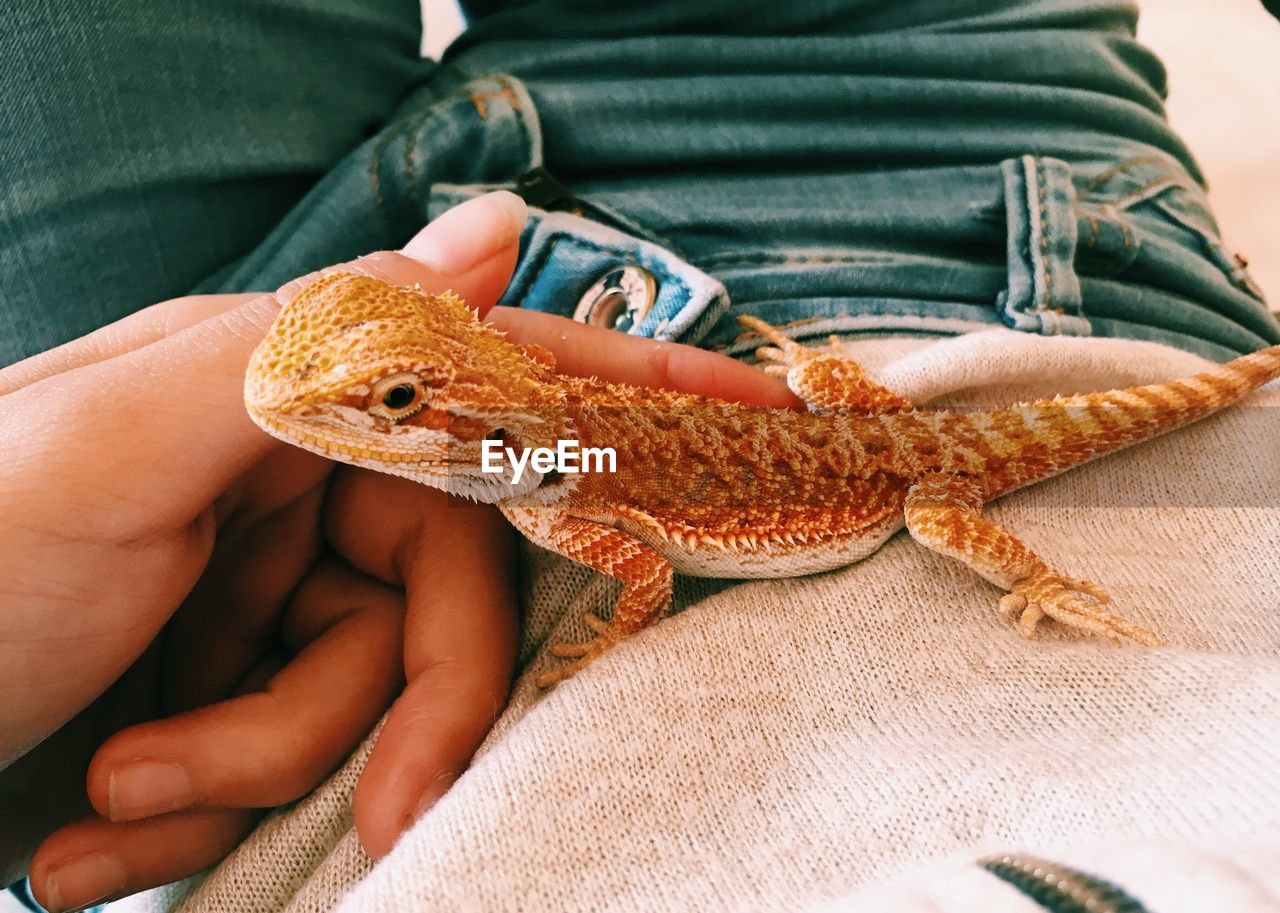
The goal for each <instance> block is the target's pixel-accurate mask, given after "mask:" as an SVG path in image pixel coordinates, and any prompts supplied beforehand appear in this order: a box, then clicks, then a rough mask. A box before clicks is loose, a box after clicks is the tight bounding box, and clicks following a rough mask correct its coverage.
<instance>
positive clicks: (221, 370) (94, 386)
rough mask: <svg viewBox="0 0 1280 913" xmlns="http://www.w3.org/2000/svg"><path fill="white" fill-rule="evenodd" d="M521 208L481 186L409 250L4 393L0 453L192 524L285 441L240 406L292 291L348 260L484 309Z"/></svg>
mask: <svg viewBox="0 0 1280 913" xmlns="http://www.w3.org/2000/svg"><path fill="white" fill-rule="evenodd" d="M524 217H525V210H524V203H523V202H522V201H521V200H520V199H519V198H518V197H516V196H515V195H514V194H510V193H505V192H498V193H492V194H487V195H485V196H482V197H477V198H476V199H473V200H469V201H468V202H466V203H463V204H462V205H460V206H458V207H455V208H454V209H452V210H450V211H449V212H447V213H445V214H444V215H442V216H441V217H440V218H438V219H436V220H435V221H433V222H432V223H430V224H429V225H428V226H427V227H426V228H424V229H423V230H422V231H421V232H419V234H418V235H417V236H416V237H414V238H413V239H412V240H411V241H410V242H409V244H408V245H406V247H405V249H404V251H403V252H392V251H381V252H379V253H375V254H370V255H368V256H366V257H361V258H359V259H358V260H354V261H352V262H350V263H347V264H342V265H339V266H335V267H329V268H327V269H324V270H320V271H319V272H317V273H312V274H310V275H308V276H304V277H302V278H300V279H295V280H293V281H292V282H289V283H286V284H285V285H284V286H282V287H281V288H280V289H279V290H278V291H277V292H275V293H271V294H266V295H262V296H260V297H258V298H255V299H253V300H252V301H249V302H247V303H245V304H242V305H240V306H238V307H233V308H231V309H230V310H227V311H224V312H222V313H220V314H217V315H216V316H213V317H211V318H209V319H207V320H203V321H201V322H199V323H196V324H194V325H193V326H190V327H188V328H186V329H184V330H182V331H181V332H177V333H174V334H173V335H170V336H167V337H165V338H163V339H160V340H157V341H155V342H151V343H150V344H148V345H143V346H141V347H140V348H137V349H134V350H132V351H127V352H124V353H122V354H120V355H117V356H115V357H112V358H107V359H105V360H101V361H98V362H96V363H92V364H87V365H84V366H83V367H79V368H76V369H74V370H71V371H67V372H64V373H60V374H57V375H54V376H52V377H47V378H45V379H43V380H41V381H39V382H36V383H33V384H30V385H29V386H26V387H24V388H22V389H21V390H18V391H16V392H14V393H11V394H9V395H7V396H5V397H4V403H5V410H4V411H5V418H6V421H4V422H3V423H0V451H2V450H11V451H12V452H13V453H14V454H17V455H21V456H22V457H23V458H22V459H21V462H22V463H23V464H25V465H27V466H31V467H40V468H42V469H43V470H45V471H49V472H54V473H57V474H59V475H60V476H61V477H62V478H63V479H66V480H68V482H70V483H73V484H74V485H75V487H76V488H78V489H80V490H81V491H84V492H98V493H101V492H112V493H114V494H116V495H118V496H123V497H122V498H121V500H128V501H129V502H130V503H137V504H139V506H142V507H144V508H145V509H146V510H147V519H148V520H149V521H151V523H165V522H166V521H169V522H175V523H185V522H188V521H189V520H190V519H191V518H192V517H193V516H196V515H198V514H199V512H200V511H202V510H203V509H204V508H205V507H206V506H208V504H209V503H210V502H211V501H212V500H213V499H214V498H215V497H216V496H217V495H218V494H220V493H221V492H222V491H224V490H225V489H226V488H227V487H228V486H229V485H230V484H231V483H232V481H233V480H235V479H236V478H237V477H238V476H240V475H241V474H243V473H244V472H245V471H246V470H247V469H248V468H249V467H250V466H252V465H253V464H254V463H255V462H257V461H258V460H259V459H261V457H262V456H263V455H264V454H265V453H266V452H267V451H268V450H269V449H271V448H272V447H274V446H276V443H275V442H274V441H273V439H272V438H270V437H269V436H268V435H267V434H265V433H264V432H262V431H261V430H259V429H258V428H257V426H255V425H254V424H253V423H252V422H251V421H250V419H249V417H248V415H247V414H246V412H245V409H244V403H243V388H244V371H245V368H246V366H247V364H248V361H249V356H250V354H251V353H252V352H253V349H254V347H255V346H257V344H258V343H259V342H260V341H261V340H262V337H263V336H264V335H265V333H266V331H267V329H268V328H269V327H270V325H271V322H272V321H273V320H274V319H275V316H276V314H277V313H278V312H279V310H280V307H281V305H282V304H283V303H284V302H285V301H287V300H289V299H290V298H292V296H293V295H295V294H296V293H297V292H298V290H300V289H301V288H303V287H305V286H306V285H308V284H309V283H310V282H312V281H314V280H315V279H317V278H319V277H321V276H323V275H325V274H327V273H330V272H333V271H335V270H341V271H347V272H360V273H364V274H366V275H370V276H374V277H377V278H381V279H385V280H387V281H389V282H394V283H396V284H405V285H412V284H414V283H417V284H419V285H421V286H422V287H423V288H424V289H427V290H428V291H433V292H442V291H444V290H445V289H449V288H451V289H453V290H454V291H455V292H456V293H458V294H459V295H461V296H462V297H463V298H464V299H465V300H467V301H468V302H470V303H472V304H473V305H474V306H479V307H481V308H483V309H487V308H488V307H490V306H492V304H493V303H494V301H496V299H497V298H498V296H499V295H500V294H501V292H502V290H503V288H505V286H506V283H507V282H508V281H509V280H510V277H511V272H512V270H513V269H514V268H515V261H516V257H517V254H518V242H519V235H520V231H521V229H522V228H523V225H524ZM33 445H34V448H33ZM33 449H34V451H35V452H34V453H33ZM33 457H34V458H33ZM131 495H137V498H136V500H135V499H134V498H132V497H130V496H131Z"/></svg>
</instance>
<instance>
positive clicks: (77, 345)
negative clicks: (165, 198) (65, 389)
mask: <svg viewBox="0 0 1280 913" xmlns="http://www.w3.org/2000/svg"><path fill="white" fill-rule="evenodd" d="M260 294H261V293H260V292H250V293H247V294H239V295H188V296H187V297H185V298H172V299H170V300H169V301H161V302H160V303H159V304H153V305H151V307H148V308H143V309H142V310H140V311H137V312H135V313H133V314H130V315H129V316H128V317H125V318H123V319H122V320H117V321H116V322H115V323H110V324H107V325H106V326H105V327H102V328H101V329H99V330H95V331H94V332H92V333H90V334H89V335H87V336H81V337H80V338H79V339H74V340H72V341H71V342H68V343H67V344H66V345H61V346H58V347H57V348H56V349H50V350H49V351H47V352H41V353H40V354H39V355H33V356H32V357H30V358H28V359H25V360H24V361H20V362H18V363H17V364H13V365H9V366H8V367H7V368H4V369H0V396H3V395H4V394H6V393H11V392H13V391H14V390H18V389H21V388H22V387H25V386H27V385H28V384H33V383H35V382H36V381H38V380H43V379H44V378H46V377H52V376H53V375H54V374H61V373H62V372H64V371H70V370H71V369H72V368H80V367H84V366H85V365H91V364H96V363H97V362H100V361H106V360H107V359H108V358H115V357H116V356H117V355H121V354H123V353H125V352H132V351H133V350H134V349H140V348H142V347H143V346H145V345H149V344H151V343H153V342H155V341H157V340H159V339H164V338H165V337H166V336H172V335H173V334H174V333H177V332H180V331H181V330H185V329H186V328H187V327H189V326H193V325H194V324H197V323H200V322H201V321H202V320H208V319H209V318H210V317H213V316H215V315H217V314H221V313H222V312H224V311H228V310H231V309H232V308H235V307H239V306H240V305H242V304H245V303H246V302H249V301H252V300H253V299H254V298H257V297H258V296H259V295H260Z"/></svg>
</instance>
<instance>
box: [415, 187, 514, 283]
mask: <svg viewBox="0 0 1280 913" xmlns="http://www.w3.org/2000/svg"><path fill="white" fill-rule="evenodd" d="M528 216H529V211H528V207H526V206H525V202H524V200H522V199H520V197H518V196H516V195H515V194H514V193H511V192H509V191H506V190H499V191H495V192H493V193H486V194H485V195H484V196H479V197H475V198H474V199H471V200H468V201H467V202H465V203H462V204H460V205H458V206H455V207H454V208H452V209H450V210H448V211H447V212H445V213H444V214H443V215H441V216H439V217H438V218H436V219H433V220H432V221H431V222H429V223H428V224H427V225H426V227H425V228H423V229H422V230H421V231H419V232H418V233H417V234H416V235H414V236H413V237H412V238H411V239H410V240H409V243H408V244H406V245H405V246H404V248H403V249H402V251H401V252H402V253H403V254H404V255H405V256H407V257H410V258H412V259H413V260H416V261H418V262H419V263H421V264H423V265H424V266H426V267H428V268H429V269H432V270H436V271H438V272H440V273H444V274H447V275H448V274H457V273H465V272H467V271H468V270H471V269H474V268H475V267H476V266H478V265H479V264H481V263H483V262H485V261H486V260H488V259H490V258H492V257H493V256H494V255H495V254H497V253H499V252H501V251H502V250H504V249H505V248H508V247H510V246H511V245H513V244H515V243H517V242H518V241H519V239H520V232H521V231H523V230H524V226H525V222H526V221H527V220H528Z"/></svg>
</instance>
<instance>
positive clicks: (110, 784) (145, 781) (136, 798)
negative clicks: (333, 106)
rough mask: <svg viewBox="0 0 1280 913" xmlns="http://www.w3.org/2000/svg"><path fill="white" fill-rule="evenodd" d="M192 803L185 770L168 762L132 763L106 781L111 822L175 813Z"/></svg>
mask: <svg viewBox="0 0 1280 913" xmlns="http://www.w3.org/2000/svg"><path fill="white" fill-rule="evenodd" d="M195 800H196V793H195V787H194V786H193V785H192V783H191V778H190V777H189V776H187V772H186V770H185V769H184V768H183V767H182V765H180V764H174V763H172V762H170V761H134V762H132V763H129V764H124V765H122V766H120V767H117V768H116V769H115V770H113V771H111V776H110V777H108V778H107V816H108V817H109V818H110V819H111V820H112V821H136V820H137V819H139V818H150V817H151V816H152V815H163V814H165V813H167V812H176V811H178V810H179V809H183V808H189V807H190V806H191V805H192V804H194V803H195Z"/></svg>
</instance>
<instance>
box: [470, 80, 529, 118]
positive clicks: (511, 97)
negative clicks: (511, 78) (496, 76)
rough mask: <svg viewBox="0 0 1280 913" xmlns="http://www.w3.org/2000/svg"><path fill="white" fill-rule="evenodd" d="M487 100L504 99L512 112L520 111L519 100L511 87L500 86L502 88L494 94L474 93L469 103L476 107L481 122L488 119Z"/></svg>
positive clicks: (504, 84)
mask: <svg viewBox="0 0 1280 913" xmlns="http://www.w3.org/2000/svg"><path fill="white" fill-rule="evenodd" d="M488 98H505V99H506V101H507V104H509V105H510V106H511V107H512V108H513V109H514V110H516V111H519V110H520V99H519V97H518V96H517V95H516V93H515V92H514V91H512V89H511V86H509V85H507V84H506V83H503V84H502V88H501V89H499V90H498V91H496V92H475V93H473V94H472V95H471V103H472V104H473V105H475V106H476V113H477V114H479V115H480V119H481V120H488V119H489V106H488V105H487V104H485V99H488Z"/></svg>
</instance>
